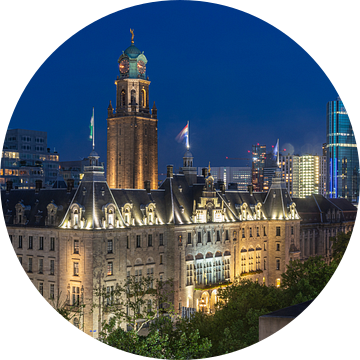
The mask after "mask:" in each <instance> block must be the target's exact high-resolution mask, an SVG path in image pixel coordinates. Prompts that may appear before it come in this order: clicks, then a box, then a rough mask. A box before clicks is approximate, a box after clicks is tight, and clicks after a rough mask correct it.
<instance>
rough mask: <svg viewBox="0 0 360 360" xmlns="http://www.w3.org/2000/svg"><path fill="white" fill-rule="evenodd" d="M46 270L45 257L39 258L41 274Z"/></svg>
mask: <svg viewBox="0 0 360 360" xmlns="http://www.w3.org/2000/svg"><path fill="white" fill-rule="evenodd" d="M43 271H44V259H39V274H42V273H43Z"/></svg>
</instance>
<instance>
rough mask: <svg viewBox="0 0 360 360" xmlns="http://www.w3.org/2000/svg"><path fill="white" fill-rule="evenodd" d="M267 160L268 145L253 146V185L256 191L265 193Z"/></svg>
mask: <svg viewBox="0 0 360 360" xmlns="http://www.w3.org/2000/svg"><path fill="white" fill-rule="evenodd" d="M265 159H266V145H260V144H259V143H258V144H254V145H253V146H252V185H253V187H254V191H264V167H265Z"/></svg>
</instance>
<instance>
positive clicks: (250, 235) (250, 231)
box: [249, 228, 252, 237]
mask: <svg viewBox="0 0 360 360" xmlns="http://www.w3.org/2000/svg"><path fill="white" fill-rule="evenodd" d="M249 236H250V237H252V228H250V235H249Z"/></svg>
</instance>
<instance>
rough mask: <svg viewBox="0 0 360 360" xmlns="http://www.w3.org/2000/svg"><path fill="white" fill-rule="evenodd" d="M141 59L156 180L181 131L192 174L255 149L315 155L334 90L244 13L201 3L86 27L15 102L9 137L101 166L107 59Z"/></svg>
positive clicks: (145, 8) (154, 6) (113, 69)
mask: <svg viewBox="0 0 360 360" xmlns="http://www.w3.org/2000/svg"><path fill="white" fill-rule="evenodd" d="M130 28H132V29H134V33H135V38H134V41H135V45H136V46H137V47H138V48H139V49H140V50H141V51H144V54H145V56H146V57H147V59H148V64H147V75H148V76H149V80H150V81H151V85H150V104H152V103H153V101H155V102H156V107H157V109H158V119H159V122H158V150H159V173H164V172H166V165H167V164H173V165H174V166H175V168H176V169H177V168H178V167H179V166H181V165H182V156H183V154H184V152H185V146H184V145H183V144H179V143H177V142H176V141H175V137H176V135H177V134H178V133H179V132H180V131H181V130H182V129H183V127H184V126H185V125H186V122H187V121H189V122H190V145H191V152H192V153H193V155H194V165H195V166H207V164H208V163H209V161H210V162H211V165H212V166H245V165H247V164H249V162H248V161H240V160H238V161H235V160H226V156H228V157H242V158H247V157H248V156H249V154H248V150H250V149H251V145H252V144H254V143H263V144H266V145H267V147H268V148H271V145H274V144H275V142H276V139H277V138H279V139H280V148H281V149H283V148H284V147H286V148H287V150H288V151H286V153H288V152H289V150H290V151H291V149H292V147H293V148H294V153H298V154H304V153H313V154H315V153H318V154H321V145H322V143H324V142H325V141H326V103H327V102H328V101H330V100H335V99H336V97H337V92H336V90H335V89H334V87H333V86H332V84H331V82H330V81H329V79H328V78H327V77H326V75H325V74H324V72H323V71H322V70H321V68H320V67H319V66H318V65H317V64H316V63H315V62H314V61H313V59H312V58H311V57H310V56H309V55H308V54H307V53H306V52H305V51H304V50H303V49H302V48H301V47H299V46H298V45H297V44H296V43H295V42H293V41H292V40H291V39H290V38H288V37H287V36H286V35H284V34H283V33H282V32H280V31H279V30H277V29H276V28H274V27H272V26H271V25H269V24H267V23H265V22H263V21H262V20H259V19H257V18H255V17H253V16H251V15H248V14H246V13H244V12H241V11H238V10H234V9H231V8H228V7H224V6H220V5H214V4H209V3H199V2H161V3H151V4H146V5H141V6H136V7H133V8H130V9H126V10H122V11H119V12H117V13H114V14H111V15H109V16H106V17H104V18H102V19H100V20H98V21H96V22H95V23H93V24H91V25H89V26H87V27H86V28H84V29H83V30H81V31H80V32H78V33H77V34H75V35H74V36H73V37H71V38H70V39H69V40H68V41H66V42H65V43H64V44H63V45H62V46H60V47H59V48H58V49H57V50H56V51H55V52H54V53H53V54H52V55H51V56H50V57H49V58H48V59H47V60H46V61H45V62H44V64H43V65H42V66H41V67H40V69H39V70H38V71H37V72H36V74H35V75H34V77H33V78H32V80H31V81H30V83H29V84H28V86H27V87H26V89H25V90H24V92H23V95H22V96H21V98H20V100H19V102H18V104H17V106H16V109H15V111H14V113H13V116H12V118H11V122H10V125H9V128H24V129H32V130H42V131H47V133H48V147H50V148H51V149H52V150H53V149H54V147H55V148H56V150H57V151H58V152H59V153H60V160H78V159H80V158H83V157H86V156H87V155H88V154H89V153H90V151H91V142H90V141H89V140H88V137H89V123H90V118H91V113H92V108H93V107H94V108H95V141H96V151H97V152H98V153H99V155H100V159H101V161H104V162H106V118H107V107H108V105H109V100H111V101H112V104H113V105H114V104H115V94H116V93H115V85H114V81H115V79H116V77H117V75H118V73H119V70H118V63H117V60H118V58H119V56H120V55H121V53H122V51H123V50H125V49H126V48H127V47H128V46H130V43H131V34H130V31H129V29H130Z"/></svg>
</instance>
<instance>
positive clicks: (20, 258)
mask: <svg viewBox="0 0 360 360" xmlns="http://www.w3.org/2000/svg"><path fill="white" fill-rule="evenodd" d="M18 259H19V261H20V265H22V257H21V256H19V257H18Z"/></svg>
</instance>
